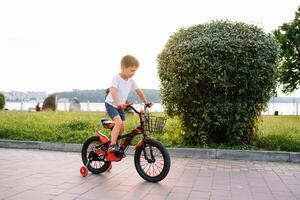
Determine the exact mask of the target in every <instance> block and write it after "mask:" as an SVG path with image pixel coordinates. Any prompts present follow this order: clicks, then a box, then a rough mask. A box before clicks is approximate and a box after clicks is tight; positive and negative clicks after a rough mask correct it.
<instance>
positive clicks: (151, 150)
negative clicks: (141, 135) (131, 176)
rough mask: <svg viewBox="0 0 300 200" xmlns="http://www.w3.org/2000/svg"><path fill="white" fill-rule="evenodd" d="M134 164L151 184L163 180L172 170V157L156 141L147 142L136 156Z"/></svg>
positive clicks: (136, 152)
mask: <svg viewBox="0 0 300 200" xmlns="http://www.w3.org/2000/svg"><path fill="white" fill-rule="evenodd" d="M134 164H135V168H136V170H137V172H138V173H139V175H140V176H141V177H142V178H143V179H145V180H146V181H149V182H159V181H161V180H163V179H164V178H165V177H166V176H167V175H168V173H169V170H170V165H171V161H170V155H169V152H168V151H167V149H166V148H165V147H164V146H163V145H162V144H161V143H160V142H159V141H156V140H147V141H145V143H144V145H143V146H141V147H139V148H138V149H137V150H136V151H135V154H134Z"/></svg>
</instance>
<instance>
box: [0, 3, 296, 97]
mask: <svg viewBox="0 0 300 200" xmlns="http://www.w3.org/2000/svg"><path fill="white" fill-rule="evenodd" d="M298 6H300V2H299V0H276V1H274V0H273V1H271V0H226V1H224V0H206V1H202V0H151V1H143V0H126V1H124V0H109V1H102V0H97V1H78V0H51V1H45V0H26V1H23V0H10V1H5V0H0V74H1V76H0V91H1V90H2V91H12V90H17V91H46V92H47V93H52V92H61V91H71V90H73V89H81V90H83V89H104V88H107V87H109V85H110V82H111V79H112V78H113V76H115V75H116V74H118V73H119V72H120V60H121V58H122V56H124V55H126V54H132V55H134V56H136V57H137V58H138V59H139V61H140V67H139V69H138V71H137V73H136V75H135V76H134V79H135V80H136V82H137V83H138V85H139V86H140V88H143V89H144V88H145V89H159V84H160V83H159V78H158V75H157V62H156V58H157V55H158V54H159V53H160V52H161V51H162V49H163V47H164V45H165V44H166V42H167V40H168V38H169V37H170V36H171V35H172V34H173V33H174V32H176V31H177V30H178V29H179V28H181V27H189V26H191V25H195V24H201V23H206V22H209V21H212V20H220V19H228V20H231V21H240V22H245V23H248V24H254V25H257V26H259V27H261V28H263V29H264V30H265V31H266V32H271V31H273V30H274V29H276V28H278V27H279V26H280V25H282V24H283V23H284V22H289V21H291V20H292V19H293V18H294V16H295V12H296V10H297V8H298ZM298 93H299V95H298ZM296 94H297V96H300V92H297V93H296Z"/></svg>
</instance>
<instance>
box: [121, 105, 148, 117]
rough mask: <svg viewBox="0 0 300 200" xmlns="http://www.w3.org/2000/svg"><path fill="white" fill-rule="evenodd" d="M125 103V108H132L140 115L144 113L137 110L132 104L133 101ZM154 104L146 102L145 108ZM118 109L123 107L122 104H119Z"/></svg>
mask: <svg viewBox="0 0 300 200" xmlns="http://www.w3.org/2000/svg"><path fill="white" fill-rule="evenodd" d="M123 105H124V106H125V108H124V109H126V108H131V109H132V110H133V111H134V112H135V113H136V114H138V115H142V114H143V113H142V112H139V111H137V110H136V109H135V108H134V107H133V106H132V105H133V103H125V104H123ZM152 105H153V104H152V103H146V104H145V108H144V110H145V111H146V108H150V107H151V106H152ZM117 109H121V106H118V108H117Z"/></svg>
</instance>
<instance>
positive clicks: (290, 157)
mask: <svg viewBox="0 0 300 200" xmlns="http://www.w3.org/2000/svg"><path fill="white" fill-rule="evenodd" d="M0 148H16V149H39V150H50V151H65V152H80V151H81V148H82V144H65V143H52V142H34V141H18V140H0ZM133 148H134V147H133V146H130V147H129V148H128V151H127V152H128V153H127V154H129V155H133V154H134V149H133ZM167 149H168V151H169V153H170V156H172V157H179V158H202V159H226V160H250V161H277V162H293V163H298V162H300V152H286V151H249V150H224V149H196V148H167Z"/></svg>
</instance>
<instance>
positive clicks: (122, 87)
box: [105, 74, 139, 108]
mask: <svg viewBox="0 0 300 200" xmlns="http://www.w3.org/2000/svg"><path fill="white" fill-rule="evenodd" d="M110 87H114V88H117V91H118V93H117V94H118V98H119V99H120V100H121V101H122V102H124V103H125V102H126V100H127V98H128V95H129V93H130V92H131V91H134V90H136V89H138V88H139V87H138V85H137V84H136V82H135V81H134V80H133V79H132V78H130V79H128V80H124V79H123V78H122V77H121V76H120V74H118V75H117V76H115V77H114V78H113V79H112V81H111V85H110ZM105 102H106V103H108V104H110V105H112V106H114V107H115V108H116V107H117V105H116V104H115V102H114V100H113V98H112V96H111V92H109V93H108V95H107V97H106V99H105Z"/></svg>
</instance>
